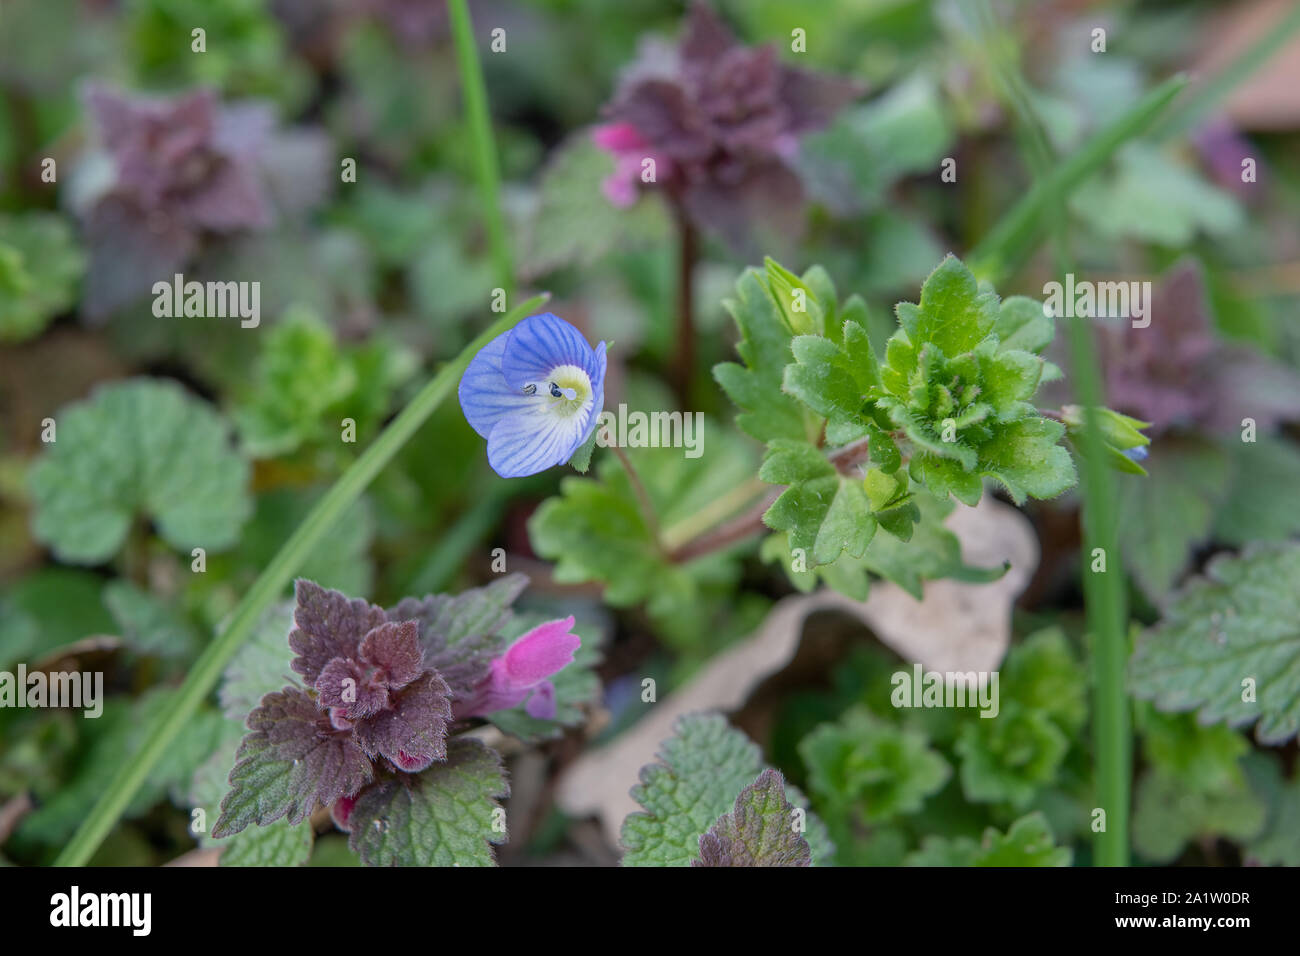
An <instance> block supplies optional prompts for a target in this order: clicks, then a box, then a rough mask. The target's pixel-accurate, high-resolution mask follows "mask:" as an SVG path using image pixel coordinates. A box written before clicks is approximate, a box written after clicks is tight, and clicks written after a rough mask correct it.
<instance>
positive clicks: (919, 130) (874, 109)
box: [800, 21, 953, 208]
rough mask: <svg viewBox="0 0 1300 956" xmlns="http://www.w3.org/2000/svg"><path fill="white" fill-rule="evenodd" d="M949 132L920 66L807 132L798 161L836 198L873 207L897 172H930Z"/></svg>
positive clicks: (949, 139)
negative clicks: (817, 130) (817, 129)
mask: <svg viewBox="0 0 1300 956" xmlns="http://www.w3.org/2000/svg"><path fill="white" fill-rule="evenodd" d="M800 22H803V21H800ZM952 138H953V129H952V125H951V123H950V122H949V120H948V116H947V113H946V111H945V108H944V103H943V97H942V95H941V93H940V91H939V89H938V84H937V83H936V82H935V80H934V79H933V78H932V77H931V76H929V75H928V73H927V72H926V71H924V70H918V71H917V72H916V73H914V74H912V75H911V76H908V77H906V78H904V79H902V80H901V81H900V82H898V83H895V84H894V85H892V86H890V87H889V89H888V90H886V91H885V92H884V93H883V94H882V95H881V96H879V97H878V98H876V99H873V100H872V101H871V102H869V103H864V104H862V105H860V106H854V107H850V108H848V109H846V110H843V111H842V112H841V113H840V115H839V117H838V118H837V120H836V122H835V123H834V124H833V125H832V126H831V127H830V128H829V129H828V130H826V131H825V132H823V133H816V134H813V135H811V136H808V137H806V138H805V140H804V141H803V143H801V145H800V164H801V165H802V166H806V167H807V168H808V169H809V170H810V172H811V174H812V178H813V180H814V185H815V187H816V186H817V185H822V184H824V185H823V187H822V188H823V190H824V191H826V192H829V193H833V195H834V198H835V201H836V202H837V203H844V202H850V203H852V204H853V205H854V206H855V207H862V208H872V207H875V206H877V205H880V204H882V203H883V200H884V198H885V194H886V190H887V188H888V186H889V185H890V184H891V183H892V182H894V181H895V180H896V179H898V178H899V177H901V176H904V175H907V174H910V173H920V172H927V173H928V172H931V171H932V170H933V169H934V168H935V167H936V166H937V165H938V163H939V160H940V159H942V158H943V157H944V155H945V154H946V151H947V150H948V149H949V148H950V145H951V142H952Z"/></svg>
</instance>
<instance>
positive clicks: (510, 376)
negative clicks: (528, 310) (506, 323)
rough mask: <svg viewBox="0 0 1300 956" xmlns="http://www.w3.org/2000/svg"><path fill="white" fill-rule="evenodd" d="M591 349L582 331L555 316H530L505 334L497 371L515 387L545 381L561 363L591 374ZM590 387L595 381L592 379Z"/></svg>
mask: <svg viewBox="0 0 1300 956" xmlns="http://www.w3.org/2000/svg"><path fill="white" fill-rule="evenodd" d="M592 358H593V356H592V350H591V346H590V345H588V344H587V340H586V339H585V338H583V337H582V333H581V332H579V331H578V330H577V329H576V328H574V327H573V325H571V324H570V323H568V322H566V321H564V319H562V318H560V317H559V316H558V315H554V314H552V313H550V312H543V313H541V314H540V315H530V316H529V317H528V318H526V319H524V320H523V321H522V322H520V323H519V324H518V325H516V326H515V327H514V328H513V329H511V330H510V331H509V332H507V333H506V343H505V350H504V354H503V355H502V357H501V371H502V373H503V374H504V375H505V379H506V382H507V383H508V384H509V385H510V386H511V387H512V388H514V389H516V390H522V389H523V387H524V386H525V385H529V384H533V383H537V382H545V381H546V380H547V376H548V375H549V374H550V373H551V371H552V370H553V369H555V368H558V367H559V366H561V365H576V366H577V367H578V368H580V369H584V370H587V373H588V375H589V376H590V374H591V365H592ZM592 384H593V387H594V385H595V383H594V382H593V383H592Z"/></svg>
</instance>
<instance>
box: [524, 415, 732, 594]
mask: <svg viewBox="0 0 1300 956" xmlns="http://www.w3.org/2000/svg"><path fill="white" fill-rule="evenodd" d="M704 434H707V435H708V436H709V439H708V440H709V448H708V450H707V453H706V454H705V455H703V456H701V457H699V458H686V457H685V455H684V454H683V449H681V448H628V449H627V450H626V453H627V455H628V457H629V459H630V460H631V461H632V463H633V467H635V468H636V470H637V472H638V474H639V475H640V478H641V481H642V482H643V484H644V486H645V489H646V493H647V495H648V496H649V498H650V502H651V504H652V506H653V508H654V510H655V515H656V517H657V519H658V524H659V527H660V529H661V531H663V530H665V529H669V528H671V527H673V526H674V525H675V524H677V523H678V522H682V521H690V520H691V519H693V518H694V517H695V516H696V515H697V514H698V513H699V512H700V511H701V509H704V508H706V507H708V506H710V505H712V504H714V503H715V502H716V501H717V500H718V499H719V498H721V497H722V496H723V495H724V494H725V493H726V492H728V491H732V490H734V489H735V488H736V487H738V486H740V485H743V484H744V483H745V482H746V481H747V480H750V479H752V476H753V473H754V457H753V446H752V443H751V442H748V441H746V440H744V439H742V438H740V437H739V436H737V435H735V434H734V433H731V432H728V431H726V430H724V429H722V428H721V427H719V426H717V425H713V424H712V423H710V422H708V421H707V420H706V422H705V428H704ZM720 517H725V515H724V516H720ZM528 531H529V537H530V539H531V541H532V545H533V549H534V551H536V553H537V554H538V555H540V556H541V557H543V558H546V559H548V560H552V561H554V562H556V564H555V578H556V580H557V581H561V582H565V583H579V582H584V581H601V582H604V584H605V594H604V599H605V601H606V602H608V603H609V604H612V605H614V606H616V607H626V606H628V605H632V604H637V603H640V602H643V601H644V602H647V604H648V609H649V610H650V612H651V614H652V615H655V616H660V615H670V614H673V613H675V612H676V611H678V610H680V608H681V607H683V606H690V605H693V604H694V603H695V602H696V601H697V600H698V599H699V597H700V594H701V588H702V587H703V586H704V585H705V584H706V583H707V582H708V581H709V580H710V579H715V580H717V579H725V580H727V581H734V576H735V574H736V573H738V569H737V563H736V558H735V556H734V554H728V553H719V554H714V555H708V556H704V557H701V558H699V559H696V560H694V561H690V562H674V561H671V560H669V559H668V557H667V553H666V548H665V546H664V544H663V543H662V542H660V541H657V540H656V538H655V536H654V534H653V533H652V531H651V529H650V527H649V526H648V525H647V523H646V518H645V516H644V514H643V513H642V508H641V503H640V501H639V499H638V495H637V493H636V491H635V490H634V488H633V486H632V483H631V481H630V480H629V479H628V476H627V473H626V472H625V471H624V470H623V466H622V464H621V463H620V462H619V461H618V459H617V458H616V457H614V456H613V455H607V456H604V457H602V458H601V459H600V460H599V461H597V463H596V468H595V476H594V478H593V477H588V478H579V477H576V476H569V477H566V478H564V479H562V480H561V482H560V494H559V496H557V497H554V498H550V499H548V500H547V501H545V502H543V503H542V505H541V507H540V508H538V509H537V511H536V512H535V513H534V514H533V516H532V518H530V519H529V522H528Z"/></svg>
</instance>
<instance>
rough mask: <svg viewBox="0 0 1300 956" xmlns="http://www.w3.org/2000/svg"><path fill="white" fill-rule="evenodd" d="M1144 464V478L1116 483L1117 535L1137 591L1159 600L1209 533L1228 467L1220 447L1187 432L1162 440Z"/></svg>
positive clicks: (1127, 478)
mask: <svg viewBox="0 0 1300 956" xmlns="http://www.w3.org/2000/svg"><path fill="white" fill-rule="evenodd" d="M1145 465H1146V470H1147V477H1145V478H1143V477H1125V478H1123V479H1122V480H1121V481H1120V483H1119V485H1120V487H1119V492H1120V495H1119V515H1120V525H1119V540H1120V545H1121V546H1122V547H1123V549H1124V555H1125V562H1124V563H1125V565H1126V566H1127V567H1128V568H1131V569H1132V572H1133V576H1134V578H1136V579H1137V582H1138V584H1139V585H1141V587H1142V590H1143V591H1144V592H1146V594H1147V596H1148V597H1150V598H1152V599H1155V600H1157V601H1163V600H1164V599H1165V598H1166V597H1167V596H1168V594H1169V592H1170V590H1171V589H1172V588H1173V586H1174V585H1175V584H1176V583H1177V581H1178V579H1179V578H1180V577H1181V576H1182V573H1183V571H1184V570H1185V569H1186V567H1187V564H1188V562H1189V560H1190V559H1191V552H1192V549H1193V548H1194V547H1195V546H1197V545H1199V544H1201V543H1203V542H1204V541H1206V540H1207V539H1208V538H1209V535H1210V529H1211V527H1212V526H1213V524H1214V514H1215V510H1216V509H1217V507H1218V503H1219V502H1220V501H1221V500H1222V498H1223V496H1224V495H1225V494H1226V493H1227V488H1228V482H1229V480H1230V478H1231V467H1230V464H1229V461H1228V458H1227V456H1226V454H1225V453H1224V451H1223V450H1222V449H1221V448H1219V447H1218V446H1217V445H1214V444H1211V443H1210V442H1209V441H1206V440H1203V439H1199V438H1194V437H1190V436H1188V437H1182V438H1173V437H1166V438H1163V439H1161V440H1160V442H1159V443H1158V444H1156V445H1155V446H1153V447H1152V450H1151V455H1150V457H1148V458H1147V460H1146V462H1145Z"/></svg>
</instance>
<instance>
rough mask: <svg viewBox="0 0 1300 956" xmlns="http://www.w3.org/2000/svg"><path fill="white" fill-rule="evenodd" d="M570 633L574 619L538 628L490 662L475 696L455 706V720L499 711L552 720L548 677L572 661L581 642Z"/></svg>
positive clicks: (552, 688)
mask: <svg viewBox="0 0 1300 956" xmlns="http://www.w3.org/2000/svg"><path fill="white" fill-rule="evenodd" d="M572 630H573V618H572V617H566V618H561V619H560V620H557V621H547V622H546V623H545V624H539V625H538V626H537V627H535V628H533V629H532V630H531V631H529V632H528V633H527V634H525V635H524V636H523V637H521V638H519V639H518V640H517V641H515V642H514V643H513V644H511V645H510V647H508V648H507V649H506V652H505V653H504V654H502V655H501V656H500V657H498V658H496V659H495V660H494V661H493V662H492V670H491V671H490V672H489V673H488V676H487V677H485V678H484V679H483V680H482V681H481V682H480V683H479V685H478V686H477V687H475V688H474V692H473V693H472V694H471V695H470V696H469V697H468V698H466V699H465V700H463V701H459V702H458V703H457V704H456V708H455V710H456V717H457V718H458V719H459V718H463V717H482V716H485V715H487V714H491V713H493V712H495V711H498V710H509V709H510V708H512V707H518V706H519V704H520V703H522V702H523V701H524V700H525V698H526V699H527V700H528V703H527V704H526V705H525V707H524V709H525V710H527V711H528V714H529V716H530V717H536V718H538V719H541V720H549V719H551V718H553V717H554V716H555V685H554V684H552V683H551V682H550V681H549V680H547V678H548V677H550V676H551V675H552V674H555V673H557V672H558V671H561V670H563V669H564V668H565V667H566V666H567V665H568V664H570V663H572V661H573V652H574V651H576V650H577V649H578V648H579V647H581V646H582V639H581V638H579V637H578V635H577V634H573V633H570V632H571V631H572Z"/></svg>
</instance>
